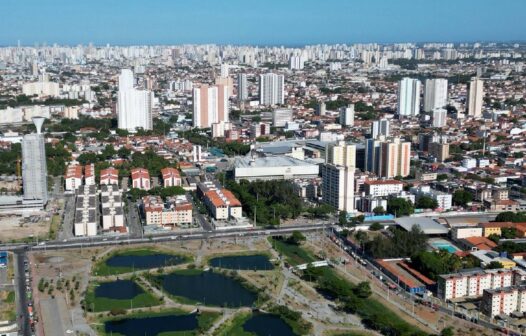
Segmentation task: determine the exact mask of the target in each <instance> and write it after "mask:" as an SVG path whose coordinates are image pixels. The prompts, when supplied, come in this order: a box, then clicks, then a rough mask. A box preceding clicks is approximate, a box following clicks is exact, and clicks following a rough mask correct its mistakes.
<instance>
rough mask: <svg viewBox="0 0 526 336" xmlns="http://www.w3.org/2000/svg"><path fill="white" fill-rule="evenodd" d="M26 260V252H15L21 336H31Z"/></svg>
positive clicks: (16, 290)
mask: <svg viewBox="0 0 526 336" xmlns="http://www.w3.org/2000/svg"><path fill="white" fill-rule="evenodd" d="M24 260H26V253H25V252H24V251H20V250H18V251H15V252H14V266H15V284H16V286H15V297H16V313H17V317H18V321H17V322H18V326H19V328H20V331H19V335H24V336H26V335H31V328H30V326H29V313H28V311H27V296H26V295H27V294H26V275H25V270H24Z"/></svg>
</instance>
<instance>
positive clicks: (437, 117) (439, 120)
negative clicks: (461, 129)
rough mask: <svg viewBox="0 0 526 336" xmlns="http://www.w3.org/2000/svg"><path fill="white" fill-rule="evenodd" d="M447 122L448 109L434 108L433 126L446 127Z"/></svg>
mask: <svg viewBox="0 0 526 336" xmlns="http://www.w3.org/2000/svg"><path fill="white" fill-rule="evenodd" d="M446 123H447V111H446V109H443V108H436V109H434V110H433V127H439V128H440V127H444V126H446Z"/></svg>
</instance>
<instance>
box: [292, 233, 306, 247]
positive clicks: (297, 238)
mask: <svg viewBox="0 0 526 336" xmlns="http://www.w3.org/2000/svg"><path fill="white" fill-rule="evenodd" d="M305 240H307V238H305V236H304V235H303V233H301V232H299V231H294V232H292V235H290V237H289V238H288V239H287V241H288V242H289V243H290V244H294V245H300V244H301V243H303V242H304V241H305Z"/></svg>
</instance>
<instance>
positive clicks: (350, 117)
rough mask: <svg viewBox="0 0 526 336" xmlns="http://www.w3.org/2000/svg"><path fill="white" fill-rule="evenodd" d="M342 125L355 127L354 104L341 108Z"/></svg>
mask: <svg viewBox="0 0 526 336" xmlns="http://www.w3.org/2000/svg"><path fill="white" fill-rule="evenodd" d="M340 125H342V126H354V104H349V106H347V107H342V108H340Z"/></svg>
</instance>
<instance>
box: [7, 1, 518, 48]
mask: <svg viewBox="0 0 526 336" xmlns="http://www.w3.org/2000/svg"><path fill="white" fill-rule="evenodd" d="M453 5H454V7H452V6H453ZM493 5H494V4H493V3H492V2H491V1H489V0H483V1H474V0H467V1H462V2H460V3H458V2H454V1H452V0H446V1H441V2H436V3H435V4H431V5H430V4H429V3H426V4H422V3H420V2H419V1H417V0H402V1H397V2H396V3H391V2H390V1H387V0H378V1H375V2H367V3H362V2H358V1H343V0H329V1H326V2H325V3H324V4H323V8H324V9H326V10H325V11H320V9H322V7H321V4H319V3H318V2H316V1H311V0H307V1H301V2H299V1H297V0H292V1H287V2H285V3H280V2H278V1H275V0H268V1H265V2H257V3H253V4H251V5H250V7H248V6H246V4H245V2H243V1H240V0H232V1H228V2H226V3H220V2H214V1H209V0H203V1H201V2H200V4H199V5H196V4H195V3H194V2H192V3H183V2H174V3H166V2H164V1H161V0H154V1H149V2H145V1H135V0H134V1H129V2H127V6H125V7H122V6H120V5H119V4H118V3H116V2H114V3H111V2H110V3H107V2H102V1H101V0H95V1H90V2H89V3H71V2H69V1H64V0H57V1H54V2H53V4H52V5H50V4H49V3H45V2H44V3H43V2H38V1H35V0H29V1H25V2H23V3H21V2H19V1H13V0H7V1H5V3H4V9H5V10H6V12H9V13H11V15H8V16H6V17H4V19H3V20H2V22H0V45H16V44H17V43H18V41H20V42H21V44H22V45H29V46H31V45H34V44H36V43H38V44H43V43H48V44H54V43H57V44H63V45H64V44H67V45H75V44H87V43H90V42H92V43H93V44H95V45H105V44H107V43H109V44H112V45H137V44H148V45H170V44H207V43H213V44H236V45H243V44H248V45H288V46H300V45H306V44H317V43H327V44H334V43H362V42H363V43H365V42H375V43H393V42H444V41H451V42H471V41H506V42H512V41H523V40H524V34H523V32H524V28H526V24H525V23H524V21H523V20H521V17H520V15H521V13H523V12H524V10H525V9H526V3H524V2H520V1H513V0H506V1H503V2H502V3H501V4H500V5H499V6H493ZM101 8H103V10H101ZM451 8H455V11H453V12H452V11H451V10H450V9H451ZM469 11H474V12H476V14H477V15H466V14H465V13H469ZM79 13H82V14H79ZM145 13H149V14H148V15H145ZM196 18H197V21H196ZM490 21H491V22H492V24H491V25H489V24H487V22H490ZM138 22H140V24H138ZM42 27H45V28H46V29H42Z"/></svg>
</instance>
